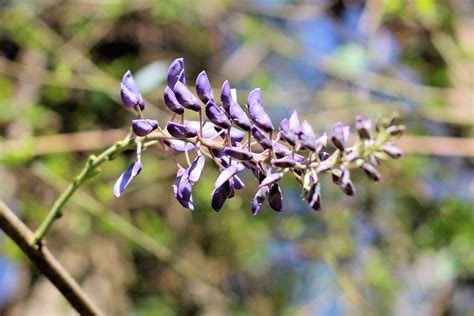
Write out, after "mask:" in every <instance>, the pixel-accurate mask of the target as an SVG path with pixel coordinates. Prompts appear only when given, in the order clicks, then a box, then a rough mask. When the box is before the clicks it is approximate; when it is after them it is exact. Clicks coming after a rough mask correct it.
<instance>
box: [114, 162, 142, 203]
mask: <svg viewBox="0 0 474 316" xmlns="http://www.w3.org/2000/svg"><path fill="white" fill-rule="evenodd" d="M140 171H142V164H141V163H140V162H138V161H136V162H134V163H132V164H131V165H130V167H128V169H127V170H125V171H124V172H123V173H122V174H121V175H120V177H119V178H118V179H117V181H115V184H114V195H115V197H117V198H118V197H120V195H121V194H122V192H123V190H125V188H126V187H127V186H128V185H129V184H130V182H131V181H132V179H133V178H135V177H136V176H137V175H138V174H139V173H140Z"/></svg>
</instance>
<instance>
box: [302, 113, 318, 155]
mask: <svg viewBox="0 0 474 316" xmlns="http://www.w3.org/2000/svg"><path fill="white" fill-rule="evenodd" d="M299 136H300V137H299V138H300V140H301V145H302V146H301V148H302V149H308V150H311V151H315V150H316V140H315V136H314V131H313V128H312V127H311V125H310V124H309V122H308V121H306V120H305V121H303V122H301V133H300V135H299Z"/></svg>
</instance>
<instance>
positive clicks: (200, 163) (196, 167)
mask: <svg viewBox="0 0 474 316" xmlns="http://www.w3.org/2000/svg"><path fill="white" fill-rule="evenodd" d="M205 162H206V158H204V156H202V155H198V156H197V157H196V158H195V159H194V161H193V163H192V164H191V166H190V167H189V169H188V179H189V181H191V184H194V183H196V182H198V180H199V178H200V177H201V173H202V170H203V169H204V164H205Z"/></svg>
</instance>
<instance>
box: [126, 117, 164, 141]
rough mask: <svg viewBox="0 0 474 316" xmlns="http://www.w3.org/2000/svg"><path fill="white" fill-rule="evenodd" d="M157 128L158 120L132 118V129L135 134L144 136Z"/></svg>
mask: <svg viewBox="0 0 474 316" xmlns="http://www.w3.org/2000/svg"><path fill="white" fill-rule="evenodd" d="M157 128H158V121H157V120H148V119H142V120H133V121H132V129H133V132H134V133H135V135H137V136H141V137H143V136H146V135H148V134H150V133H151V132H153V131H154V130H155V129H157Z"/></svg>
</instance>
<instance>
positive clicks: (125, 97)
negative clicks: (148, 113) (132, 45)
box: [120, 70, 145, 110]
mask: <svg viewBox="0 0 474 316" xmlns="http://www.w3.org/2000/svg"><path fill="white" fill-rule="evenodd" d="M120 97H121V98H122V103H123V105H124V106H126V107H127V108H135V107H136V106H137V105H138V106H139V107H140V110H143V109H145V102H144V101H143V97H142V95H141V94H140V91H139V90H138V86H137V83H136V82H135V79H133V76H132V73H131V72H130V70H128V71H127V72H126V73H125V75H123V78H122V83H121V84H120Z"/></svg>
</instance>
